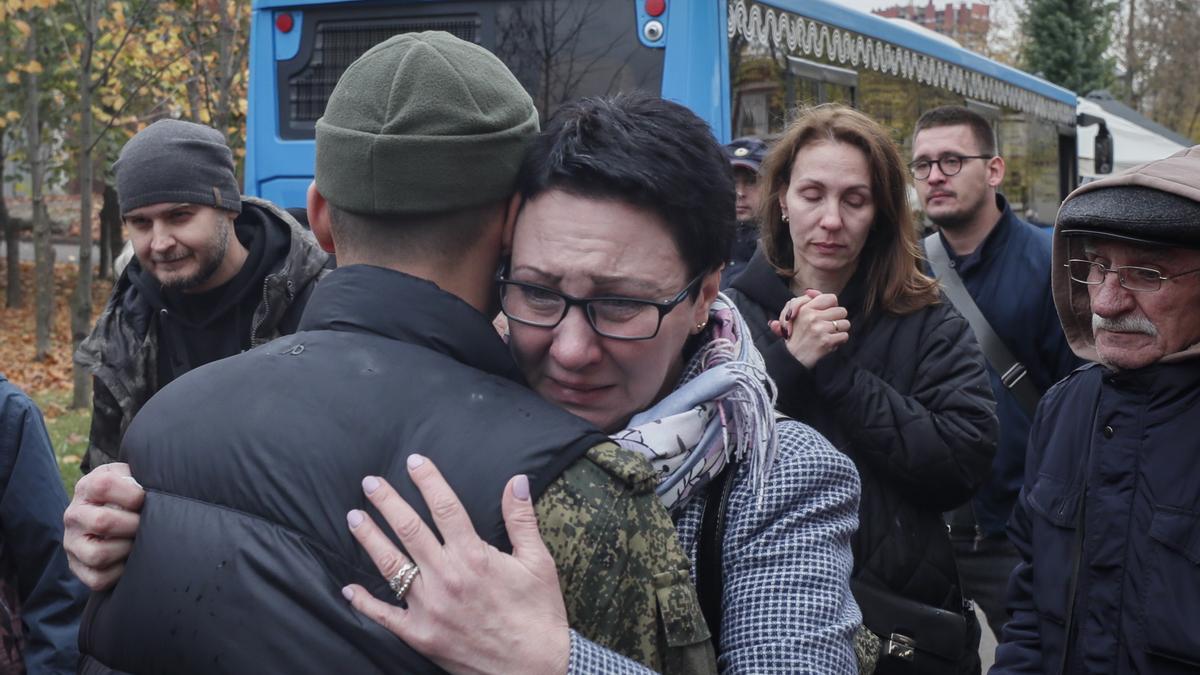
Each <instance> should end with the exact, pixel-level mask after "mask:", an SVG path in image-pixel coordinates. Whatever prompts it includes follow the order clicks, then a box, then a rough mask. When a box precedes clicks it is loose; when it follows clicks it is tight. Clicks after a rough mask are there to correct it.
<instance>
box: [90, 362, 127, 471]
mask: <svg viewBox="0 0 1200 675" xmlns="http://www.w3.org/2000/svg"><path fill="white" fill-rule="evenodd" d="M120 449H121V407H120V406H119V405H117V399H116V397H114V396H113V395H112V392H110V391H109V390H108V387H106V386H104V383H103V382H101V381H100V378H97V377H93V378H92V427H91V432H90V433H89V434H88V449H87V454H85V455H84V457H83V462H81V464H80V469H81V470H82V471H83V472H84V473H88V472H89V471H91V470H92V469H94V468H96V467H98V466H100V465H101V464H108V463H110V462H115V461H117V454H118V452H119V451H120Z"/></svg>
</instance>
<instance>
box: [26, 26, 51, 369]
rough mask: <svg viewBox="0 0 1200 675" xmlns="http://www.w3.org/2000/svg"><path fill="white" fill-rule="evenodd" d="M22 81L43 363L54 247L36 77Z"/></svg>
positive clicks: (32, 39) (33, 48)
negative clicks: (44, 189)
mask: <svg viewBox="0 0 1200 675" xmlns="http://www.w3.org/2000/svg"><path fill="white" fill-rule="evenodd" d="M29 25H30V32H29V41H28V42H27V43H26V46H25V55H26V57H27V58H28V59H29V61H31V62H32V61H36V60H37V56H38V51H37V22H36V21H34V20H31V21H30V22H29ZM26 77H27V78H28V80H27V81H28V85H29V86H28V95H29V100H28V106H29V110H28V112H27V113H26V116H27V118H28V119H27V122H28V130H27V131H26V132H25V133H26V141H27V142H28V143H29V182H30V185H31V187H30V197H31V201H32V202H33V259H34V264H33V266H34V274H33V279H34V316H35V318H36V322H37V327H36V331H35V332H36V337H35V343H34V357H33V358H34V360H35V361H44V360H45V359H46V355H47V354H49V353H50V330H51V328H52V323H53V321H54V246H52V245H51V243H50V219H49V218H48V217H47V215H46V198H45V196H44V195H43V194H42V179H43V178H44V176H43V175H42V174H43V171H44V169H43V167H42V143H41V124H40V122H39V121H38V112H39V111H38V99H39V98H40V95H39V92H38V76H37V74H36V73H32V72H31V73H27V74H26Z"/></svg>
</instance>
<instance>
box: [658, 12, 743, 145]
mask: <svg viewBox="0 0 1200 675" xmlns="http://www.w3.org/2000/svg"><path fill="white" fill-rule="evenodd" d="M667 5H668V8H669V9H668V11H669V12H670V22H669V24H668V32H667V36H666V42H667V49H666V58H665V60H664V62H663V85H662V96H663V98H666V99H670V100H672V101H676V102H677V103H682V104H683V105H686V106H687V107H689V108H691V109H692V111H693V112H695V113H696V114H697V115H699V116H700V117H701V118H703V119H704V121H706V122H708V124H709V126H711V127H712V130H713V134H715V135H716V137H717V139H718V140H720V141H721V142H722V143H727V142H728V141H729V140H730V138H729V133H730V132H729V129H730V122H729V119H730V113H729V41H728V39H727V38H726V31H727V29H726V19H725V12H726V5H725V3H724V2H683V1H681V0H675V2H668V3H667Z"/></svg>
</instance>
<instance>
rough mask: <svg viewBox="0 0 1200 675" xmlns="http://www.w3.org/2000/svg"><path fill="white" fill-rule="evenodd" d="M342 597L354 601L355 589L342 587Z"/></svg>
mask: <svg viewBox="0 0 1200 675" xmlns="http://www.w3.org/2000/svg"><path fill="white" fill-rule="evenodd" d="M342 597H343V598H345V599H347V600H353V599H354V589H353V588H350V587H349V586H342Z"/></svg>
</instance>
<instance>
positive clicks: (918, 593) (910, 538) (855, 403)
mask: <svg viewBox="0 0 1200 675" xmlns="http://www.w3.org/2000/svg"><path fill="white" fill-rule="evenodd" d="M860 276H861V275H856V276H855V278H853V279H852V280H851V281H850V283H849V284H848V285H847V287H846V289H845V290H844V291H843V292H842V293H841V294H840V296H839V303H840V304H841V305H842V306H843V307H845V308H846V309H847V310H848V311H849V320H850V323H851V329H850V340H849V341H848V342H847V343H845V344H844V345H842V346H841V347H840V348H839V349H838V350H837V351H835V352H832V353H831V354H829V355H827V356H825V357H824V358H822V359H821V360H820V361H818V362H817V363H816V364H815V366H814V367H813V368H812V369H811V370H809V369H807V368H805V367H804V366H803V365H801V364H800V362H799V361H797V360H796V359H795V358H794V357H793V356H792V355H791V353H790V352H789V351H788V350H787V345H786V344H785V343H784V342H783V341H782V340H780V339H779V338H777V337H775V336H774V335H773V334H772V333H771V331H770V329H769V328H768V323H767V322H768V321H769V320H771V319H775V318H778V316H779V314H780V312H781V311H782V309H783V306H784V304H785V303H786V302H787V301H788V300H790V299H791V298H792V297H793V295H792V293H791V291H790V290H789V289H788V286H787V284H786V282H785V280H784V279H783V278H781V277H780V276H779V275H777V274H776V273H775V271H774V270H773V269H772V268H771V266H770V264H769V263H768V262H767V260H766V258H765V257H764V256H763V254H762V252H761V251H760V252H758V253H756V254H755V257H754V258H753V259H751V261H750V263H749V265H748V266H747V268H746V270H745V271H744V272H743V273H742V274H741V276H739V277H738V278H737V279H735V280H734V282H733V285H732V290H731V291H728V292H727V294H728V295H729V296H730V298H732V299H733V301H734V303H735V304H737V307H738V309H739V310H741V312H742V315H743V316H744V317H745V318H746V321H747V323H749V325H750V329H751V331H752V332H753V333H754V342H755V345H756V346H757V347H758V348H759V350H760V351H762V354H763V357H764V358H765V359H766V364H767V371H768V372H769V373H770V375H771V377H772V378H774V380H775V383H776V385H777V386H778V388H779V400H778V408H779V410H780V411H782V412H783V413H785V414H787V415H789V416H791V417H794V418H796V419H798V420H800V421H802V422H806V423H808V424H809V425H810V426H812V427H813V428H815V429H816V430H817V431H819V432H821V433H822V434H823V435H824V436H825V437H826V438H828V439H829V440H830V442H831V443H833V444H834V446H835V447H837V448H839V449H840V450H841V451H842V452H844V453H846V454H847V455H848V456H849V457H850V458H851V459H852V460H854V464H855V465H856V466H857V467H858V471H859V474H860V475H861V476H862V502H861V506H860V510H859V527H858V531H857V533H856V534H855V536H854V539H853V542H852V544H853V549H854V559H855V560H854V576H855V578H858V579H862V580H865V581H868V582H871V583H874V584H876V585H879V586H883V587H885V588H888V589H891V590H893V591H896V592H898V593H900V594H902V595H904V596H906V597H908V598H911V599H913V600H917V601H919V602H923V603H925V604H930V605H935V606H938V607H942V608H945V609H950V610H955V611H957V610H958V609H959V608H961V596H960V592H959V587H958V573H957V569H956V568H955V565H954V558H953V555H952V552H951V549H950V542H949V539H948V537H947V534H946V526H945V524H944V522H943V520H942V512H944V511H948V510H950V509H952V508H954V507H956V506H958V505H960V504H963V503H964V502H966V501H967V500H968V499H969V498H970V497H971V495H972V494H973V493H974V492H975V490H976V489H978V488H979V486H980V485H981V484H982V483H983V481H984V479H985V478H986V477H987V475H988V469H989V466H990V464H991V460H992V455H993V454H994V452H995V449H996V433H997V423H996V416H995V409H996V404H995V400H994V399H993V397H992V392H991V387H990V385H989V384H988V378H987V371H986V370H985V369H984V362H983V355H982V353H981V352H980V351H979V346H978V344H976V342H975V338H974V336H973V335H972V334H971V331H970V327H969V326H968V325H967V322H966V320H965V319H963V318H962V317H961V316H960V315H959V314H958V312H957V311H955V310H954V307H953V306H951V305H950V303H949V302H947V301H945V300H943V301H942V302H940V303H938V304H934V305H930V306H928V307H926V308H924V309H921V310H919V311H916V312H913V313H911V314H907V315H903V316H897V315H893V314H888V313H884V312H880V311H875V312H874V313H873V315H871V316H864V315H863V314H862V304H863V289H862V279H861V278H860Z"/></svg>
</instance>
